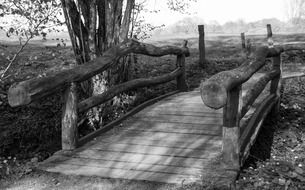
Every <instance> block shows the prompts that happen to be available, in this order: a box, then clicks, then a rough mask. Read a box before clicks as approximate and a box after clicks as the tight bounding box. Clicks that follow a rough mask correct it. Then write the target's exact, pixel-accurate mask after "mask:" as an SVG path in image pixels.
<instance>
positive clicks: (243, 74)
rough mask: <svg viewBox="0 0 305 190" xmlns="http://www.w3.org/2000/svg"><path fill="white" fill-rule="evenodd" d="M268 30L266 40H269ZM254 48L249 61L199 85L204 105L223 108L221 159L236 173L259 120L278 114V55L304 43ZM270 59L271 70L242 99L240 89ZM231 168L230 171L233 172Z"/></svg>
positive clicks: (280, 67) (279, 75) (279, 83)
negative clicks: (259, 100)
mask: <svg viewBox="0 0 305 190" xmlns="http://www.w3.org/2000/svg"><path fill="white" fill-rule="evenodd" d="M270 38H271V36H270V31H269V29H268V39H270ZM270 41H271V40H269V41H268V46H262V47H259V48H257V50H256V51H255V52H253V53H252V55H251V57H250V59H248V60H246V61H245V62H244V63H243V64H242V65H241V66H239V67H238V68H235V69H232V70H228V71H223V72H220V73H217V74H215V75H213V76H212V77H210V78H209V79H208V80H206V81H203V82H202V83H201V85H200V93H201V98H202V100H203V102H204V104H205V105H206V106H208V107H210V108H213V109H220V108H223V133H222V143H223V144H222V160H223V162H224V163H226V165H227V166H230V167H232V168H233V169H237V170H239V168H240V166H241V165H242V164H243V162H244V161H245V159H246V158H247V156H248V154H249V151H250V147H251V145H252V144H253V143H254V141H255V139H256V136H257V134H258V131H259V129H260V126H261V124H262V121H263V120H264V118H265V117H266V116H267V114H268V113H269V112H271V114H274V115H276V114H277V113H278V112H279V105H280V104H279V102H280V100H279V99H280V85H281V79H282V60H281V54H282V53H283V52H286V51H291V50H304V49H305V45H304V44H286V45H277V46H274V45H273V44H272V45H270V44H269V42H270ZM267 58H272V69H271V71H268V72H264V73H261V74H262V76H261V77H259V79H258V81H256V82H255V83H254V84H252V86H251V88H250V89H249V90H247V91H246V93H245V94H244V95H243V96H242V93H241V91H242V86H243V84H244V83H245V82H246V81H248V80H249V79H250V78H251V77H252V76H253V75H254V74H255V73H257V72H258V71H259V70H260V69H261V68H262V67H263V66H264V65H265V64H266V59H267ZM269 82H270V90H269V93H270V94H269V95H267V97H265V98H264V99H263V100H262V101H261V103H260V104H259V105H258V107H257V108H256V110H255V112H254V113H253V115H252V116H251V118H250V119H249V120H248V121H247V122H244V123H243V126H241V125H242V122H241V120H242V118H243V117H244V116H245V115H246V113H247V112H248V110H249V109H250V107H251V106H252V105H253V103H254V102H255V100H256V99H257V98H258V96H259V95H260V94H261V93H262V92H263V91H264V89H265V87H266V86H267V84H268V83H269ZM232 168H231V169H232Z"/></svg>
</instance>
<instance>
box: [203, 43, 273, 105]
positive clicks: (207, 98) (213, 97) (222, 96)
mask: <svg viewBox="0 0 305 190" xmlns="http://www.w3.org/2000/svg"><path fill="white" fill-rule="evenodd" d="M268 50H269V49H268V48H267V47H261V48H259V49H258V50H257V51H256V52H255V53H254V55H253V56H254V60H253V61H249V60H247V61H246V62H245V63H243V64H242V65H241V66H240V67H238V68H236V69H233V70H229V71H223V72H220V73H218V74H216V75H213V76H212V77H211V78H210V79H209V80H207V81H206V82H203V83H201V85H200V91H201V98H202V100H203V102H204V103H205V105H207V106H208V107H211V108H214V109H219V108H221V107H223V106H224V105H225V104H226V102H227V92H228V91H230V90H231V89H232V88H234V87H237V86H240V85H241V84H242V83H244V82H245V81H247V80H248V79H249V78H250V77H251V76H252V75H253V74H254V73H255V72H256V71H258V70H259V69H260V68H261V67H262V66H264V65H265V59H266V57H267V55H268V53H269V51H268Z"/></svg>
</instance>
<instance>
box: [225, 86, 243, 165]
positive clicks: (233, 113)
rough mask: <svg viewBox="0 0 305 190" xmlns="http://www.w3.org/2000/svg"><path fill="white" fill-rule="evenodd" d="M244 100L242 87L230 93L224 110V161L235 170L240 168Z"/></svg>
mask: <svg viewBox="0 0 305 190" xmlns="http://www.w3.org/2000/svg"><path fill="white" fill-rule="evenodd" d="M241 105H242V98H241V85H239V86H237V87H235V88H233V89H231V90H230V91H229V92H228V97H227V103H226V105H225V106H224V108H223V109H224V110H223V128H222V130H223V134H222V159H223V161H224V163H226V164H227V166H232V167H233V169H239V167H240V161H239V160H240V158H239V153H240V143H239V136H240V128H239V121H240V112H241Z"/></svg>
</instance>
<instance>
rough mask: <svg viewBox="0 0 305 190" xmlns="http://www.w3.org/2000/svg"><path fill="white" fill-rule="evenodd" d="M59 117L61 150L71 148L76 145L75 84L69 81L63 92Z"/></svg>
mask: <svg viewBox="0 0 305 190" xmlns="http://www.w3.org/2000/svg"><path fill="white" fill-rule="evenodd" d="M64 101H65V102H64V105H63V114H62V119H61V128H62V134H61V143H62V149H63V150H73V149H75V148H76V146H77V136H78V132H77V118H78V116H77V103H78V102H77V85H76V84H75V83H71V85H70V86H69V87H68V88H67V89H66V91H65V94H64Z"/></svg>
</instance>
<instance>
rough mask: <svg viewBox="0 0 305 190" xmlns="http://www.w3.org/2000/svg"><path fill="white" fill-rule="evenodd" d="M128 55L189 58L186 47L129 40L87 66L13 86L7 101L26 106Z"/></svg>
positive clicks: (99, 71)
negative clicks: (157, 45) (183, 56)
mask: <svg viewBox="0 0 305 190" xmlns="http://www.w3.org/2000/svg"><path fill="white" fill-rule="evenodd" d="M129 53H139V54H144V55H149V56H163V55H168V54H173V55H182V54H183V55H185V56H189V50H188V48H186V47H182V48H180V47H174V46H163V47H156V46H153V45H150V44H145V43H140V42H138V41H135V40H128V41H126V42H123V43H122V44H119V45H117V46H114V47H113V48H110V49H109V50H108V51H106V52H105V53H104V54H103V56H101V57H98V58H96V59H95V60H92V61H90V62H88V63H86V64H83V65H79V66H76V67H74V68H72V69H68V70H65V71H60V72H56V73H54V74H52V75H50V76H47V77H43V78H34V79H30V80H27V81H23V82H21V83H19V84H14V85H12V86H11V87H10V89H9V91H8V101H9V104H10V105H11V106H13V107H15V106H20V105H26V104H29V103H31V102H32V101H33V100H37V99H40V98H42V97H45V96H47V95H50V94H52V93H54V92H55V91H57V90H58V89H60V88H61V87H67V86H68V85H69V84H70V83H71V82H81V81H84V80H87V79H89V78H91V77H93V76H94V75H96V74H98V73H101V72H102V71H104V70H106V69H107V68H109V67H110V66H111V65H112V64H113V63H116V60H118V59H119V58H120V57H122V56H125V55H127V54H129Z"/></svg>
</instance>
